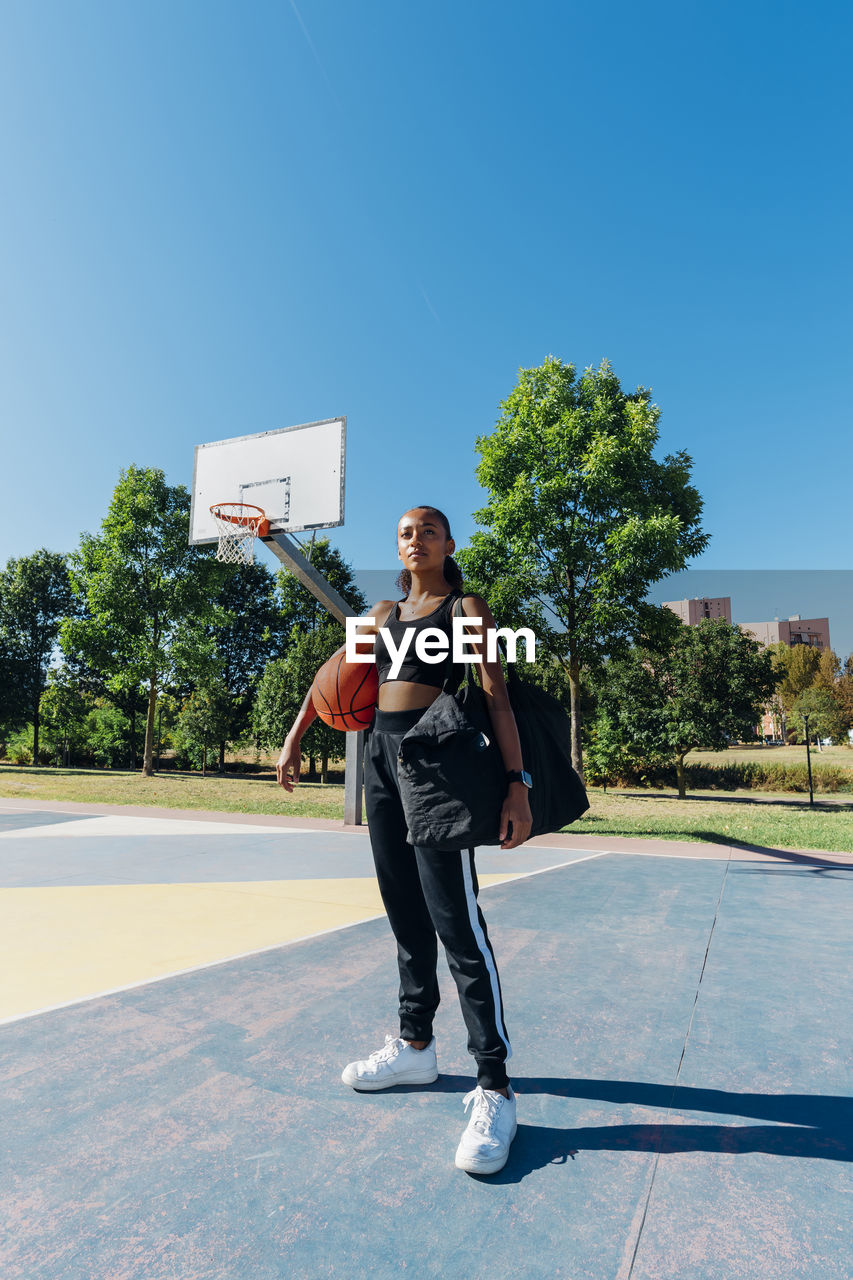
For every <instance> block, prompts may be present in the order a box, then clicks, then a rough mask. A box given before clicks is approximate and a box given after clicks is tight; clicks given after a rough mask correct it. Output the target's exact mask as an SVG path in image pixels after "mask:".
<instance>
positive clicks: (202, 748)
mask: <svg viewBox="0 0 853 1280" xmlns="http://www.w3.org/2000/svg"><path fill="white" fill-rule="evenodd" d="M233 714H234V707H233V703H232V698H231V694H230V692H229V689H228V686H227V685H226V684H225V681H224V680H220V679H217V678H216V677H213V678H212V679H206V680H204V681H203V682H202V683H201V684H200V685H199V686H198V688H196V689H195V690H194V691H193V692H192V693H191V694H190V696H189V698H188V699H187V701H186V702H185V703H184V705H183V707H182V708H181V712H180V715H179V716H178V724H177V730H176V738H177V739H178V742H179V745H182V746H183V747H184V749H185V750H186V749H187V748H188V749H189V754H192V755H195V756H197V757H200V758H201V772H202V776H203V777H204V776H205V775H206V774H207V757H208V752H209V751H210V750H211V749H212V748H214V747H216V746H218V744H219V743H220V742H221V740H222V738H223V737H224V736H225V735H226V734H227V733H228V730H229V726H230V724H231V721H232V717H233Z"/></svg>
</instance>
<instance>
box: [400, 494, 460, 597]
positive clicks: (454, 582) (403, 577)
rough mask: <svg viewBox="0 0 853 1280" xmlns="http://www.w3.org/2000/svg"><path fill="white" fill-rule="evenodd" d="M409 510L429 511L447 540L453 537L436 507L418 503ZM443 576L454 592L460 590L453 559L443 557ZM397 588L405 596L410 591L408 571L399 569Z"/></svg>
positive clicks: (458, 569)
mask: <svg viewBox="0 0 853 1280" xmlns="http://www.w3.org/2000/svg"><path fill="white" fill-rule="evenodd" d="M410 510H411V511H429V512H430V514H431V515H434V516H435V518H436V519H437V520H440V521H441V523H442V524H443V525H444V531H445V533H446V534H447V536H448V538H452V537H453V534H452V533H451V532H450V521H449V520H448V518H447V516H446V515H445V514H444V512H443V511H439V509H438V507H431V506H430V505H429V503H426V502H420V503H418V505H417V506H416V507H410ZM444 576H445V578H446V579H447V581H448V582H449V583H450V585H451V587H452V588H453V589H454V591H461V590H462V570H461V569H460V568H459V565H458V564H457V563H456V561H455V560H454V559H453V556H445V557H444ZM397 587H398V588H399V590H400V591H402V592H403V594H404V595H406V596H407V595H408V594H409V592H410V591H411V589H412V575H411V573H410V572H409V570H408V569H401V571H400V572H399V573H398V574H397Z"/></svg>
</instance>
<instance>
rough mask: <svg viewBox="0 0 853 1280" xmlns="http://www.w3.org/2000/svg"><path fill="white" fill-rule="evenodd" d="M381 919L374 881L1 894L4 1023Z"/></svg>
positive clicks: (490, 879) (486, 880) (0, 1005)
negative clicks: (317, 934)
mask: <svg viewBox="0 0 853 1280" xmlns="http://www.w3.org/2000/svg"><path fill="white" fill-rule="evenodd" d="M517 878H518V876H517V875H514V874H509V875H483V876H480V883H481V884H482V885H487V884H499V883H501V882H503V881H507V880H514V879H517ZM381 914H383V908H382V902H381V899H380V897H379V890H378V888H377V885H376V881H375V880H374V879H372V878H366V877H352V878H347V879H338V880H327V879H323V880H263V881H240V882H238V883H225V884H122V885H114V884H110V885H73V886H69V885H61V886H51V887H43V888H30V887H27V888H20V889H0V966H2V972H3V974H4V981H3V984H2V993H0V1021H8V1020H10V1019H14V1018H18V1017H24V1016H25V1015H26V1014H28V1013H33V1012H35V1011H36V1010H42V1009H52V1008H55V1007H57V1006H59V1005H63V1004H69V1003H74V1002H75V1001H78V1000H86V999H90V998H91V997H93V996H96V995H100V994H103V993H106V992H108V991H115V990H119V989H122V988H124V987H129V986H137V985H140V984H142V983H145V982H152V981H156V980H157V979H159V978H164V977H168V976H169V975H170V974H174V973H180V972H184V971H186V970H187V969H196V968H201V967H203V966H204V965H209V964H215V963H217V962H218V961H222V960H227V959H229V958H232V957H237V956H240V955H245V954H247V953H250V952H253V951H261V950H263V949H264V948H266V947H274V946H277V945H280V944H282V943H286V942H292V941H294V940H295V939H297V938H305V937H308V936H310V935H312V934H316V933H325V932H328V931H329V930H332V929H339V928H343V927H345V926H347V925H351V924H357V923H358V922H359V921H361V920H369V919H371V918H373V917H375V916H378V915H381Z"/></svg>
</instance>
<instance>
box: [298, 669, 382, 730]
mask: <svg viewBox="0 0 853 1280" xmlns="http://www.w3.org/2000/svg"><path fill="white" fill-rule="evenodd" d="M378 696H379V677H378V676H377V674H376V663H375V662H347V660H346V650H345V649H342V650H340V652H338V653H333V654H332V656H331V658H329V660H328V662H324V663H323V665H322V667H321V668H320V670H319V671H318V672H317V674H316V676H315V677H314V683H313V685H312V686H311V697H312V700H313V702H314V710H315V711H316V712H317V715H318V716H319V717H320V719H321V720H324V721H325V722H326V724H330V725H331V726H332V728H333V729H344V730H349V731H350V732H354V731H355V730H357V729H366V728H367V726H368V725H369V724H370V722H371V720H372V719H373V712H374V711H375V710H376V699H377V698H378Z"/></svg>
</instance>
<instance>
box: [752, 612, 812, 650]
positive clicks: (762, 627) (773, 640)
mask: <svg viewBox="0 0 853 1280" xmlns="http://www.w3.org/2000/svg"><path fill="white" fill-rule="evenodd" d="M738 626H739V627H740V628H741V630H742V631H747V632H748V633H749V634H750V635H751V636H752V637H753V639H755V640H757V641H758V643H759V644H761V645H768V644H787V645H791V646H792V647H793V646H794V645H795V644H808V645H811V646H812V648H814V649H828V648H830V644H829V618H801V617H800V615H799V614H798V613H792V614H791V616H790V618H774V619H773V621H772V622H739V623H738Z"/></svg>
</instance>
